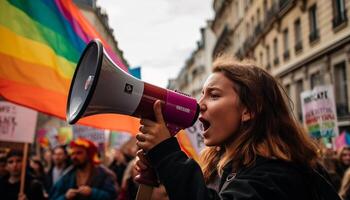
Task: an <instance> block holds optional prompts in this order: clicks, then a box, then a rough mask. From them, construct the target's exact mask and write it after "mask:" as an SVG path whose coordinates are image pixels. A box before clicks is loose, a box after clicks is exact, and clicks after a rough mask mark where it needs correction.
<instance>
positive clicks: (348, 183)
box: [339, 169, 350, 200]
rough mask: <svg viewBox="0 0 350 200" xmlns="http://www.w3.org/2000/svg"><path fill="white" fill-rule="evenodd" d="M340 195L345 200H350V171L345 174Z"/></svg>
mask: <svg viewBox="0 0 350 200" xmlns="http://www.w3.org/2000/svg"><path fill="white" fill-rule="evenodd" d="M339 195H340V197H341V198H342V199H343V200H350V169H348V170H346V172H345V173H344V177H343V180H342V182H341V187H340V190H339Z"/></svg>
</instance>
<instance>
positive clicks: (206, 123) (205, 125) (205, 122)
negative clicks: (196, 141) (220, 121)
mask: <svg viewBox="0 0 350 200" xmlns="http://www.w3.org/2000/svg"><path fill="white" fill-rule="evenodd" d="M199 121H200V122H201V123H202V126H203V130H204V131H206V130H208V128H209V127H210V123H209V121H208V120H206V119H204V118H199Z"/></svg>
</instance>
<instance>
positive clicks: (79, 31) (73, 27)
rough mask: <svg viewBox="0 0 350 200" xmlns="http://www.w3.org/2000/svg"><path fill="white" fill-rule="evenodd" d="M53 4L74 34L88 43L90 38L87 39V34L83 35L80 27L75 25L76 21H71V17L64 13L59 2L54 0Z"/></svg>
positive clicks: (66, 12)
mask: <svg viewBox="0 0 350 200" xmlns="http://www.w3.org/2000/svg"><path fill="white" fill-rule="evenodd" d="M55 3H56V5H57V8H58V10H59V11H60V12H61V14H62V16H64V17H65V18H66V20H67V21H68V23H69V24H70V25H71V27H72V29H73V30H74V32H75V33H76V34H77V35H78V36H79V37H80V38H81V39H82V40H83V41H84V42H85V43H88V42H89V41H90V40H91V39H92V38H89V36H88V35H87V34H85V33H84V31H83V30H82V28H81V27H80V25H79V24H78V23H77V21H76V20H74V19H73V16H72V15H71V14H70V13H69V12H68V11H66V10H65V9H63V7H62V5H61V3H60V0H55Z"/></svg>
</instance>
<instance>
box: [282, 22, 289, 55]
mask: <svg viewBox="0 0 350 200" xmlns="http://www.w3.org/2000/svg"><path fill="white" fill-rule="evenodd" d="M283 47H284V52H283V58H284V60H288V59H289V32H288V28H286V29H284V31H283Z"/></svg>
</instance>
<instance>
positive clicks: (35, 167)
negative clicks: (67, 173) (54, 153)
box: [29, 156, 45, 183]
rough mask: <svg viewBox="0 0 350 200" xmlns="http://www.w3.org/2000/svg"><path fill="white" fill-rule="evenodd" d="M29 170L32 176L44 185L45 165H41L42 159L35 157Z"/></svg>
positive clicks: (31, 160) (30, 163) (30, 162)
mask: <svg viewBox="0 0 350 200" xmlns="http://www.w3.org/2000/svg"><path fill="white" fill-rule="evenodd" d="M29 169H30V172H31V176H32V177H33V178H35V179H37V180H39V181H41V182H42V183H44V180H45V172H44V165H43V164H42V163H41V161H40V159H39V158H38V157H36V156H33V157H32V158H31V159H30V161H29Z"/></svg>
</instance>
